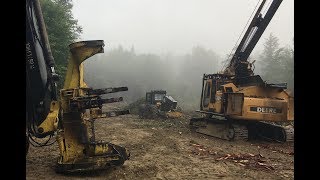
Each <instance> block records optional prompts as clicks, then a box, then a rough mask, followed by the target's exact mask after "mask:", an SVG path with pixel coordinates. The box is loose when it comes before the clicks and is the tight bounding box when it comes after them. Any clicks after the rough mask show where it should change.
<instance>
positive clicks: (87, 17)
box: [73, 0, 294, 56]
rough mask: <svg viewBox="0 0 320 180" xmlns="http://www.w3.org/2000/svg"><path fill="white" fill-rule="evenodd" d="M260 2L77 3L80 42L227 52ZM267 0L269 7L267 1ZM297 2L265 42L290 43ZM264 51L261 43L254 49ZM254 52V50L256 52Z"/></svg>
mask: <svg viewBox="0 0 320 180" xmlns="http://www.w3.org/2000/svg"><path fill="white" fill-rule="evenodd" d="M258 2H259V0H90V1H88V0H75V1H74V3H73V4H74V7H73V14H74V17H75V18H76V19H78V22H79V24H80V25H81V26H82V27H83V34H82V36H81V40H92V39H102V40H104V41H105V43H106V49H109V48H113V47H117V46H118V45H122V46H123V47H125V48H130V47H131V46H134V48H135V50H136V52H138V53H156V54H165V53H168V52H170V53H173V54H183V53H186V52H189V51H191V49H192V47H193V46H197V45H200V46H203V47H206V48H210V49H212V50H214V51H215V52H218V53H219V54H220V55H223V56H224V55H225V54H228V53H229V52H230V51H231V49H232V47H233V46H234V44H235V43H236V41H237V39H238V37H239V35H240V33H241V32H242V30H243V28H244V26H245V24H246V22H247V21H248V19H249V17H250V15H251V13H252V11H253V10H254V8H255V6H256V5H257V3H258ZM269 2H270V0H269V1H267V3H269ZM293 2H294V1H293V0H284V1H283V2H282V3H281V5H280V7H279V9H278V11H277V12H276V14H275V15H274V17H273V19H272V20H271V22H270V24H269V26H268V27H267V29H266V31H265V32H264V34H263V36H262V37H261V39H264V38H265V37H267V36H268V34H270V32H272V33H273V34H274V35H275V36H277V37H279V39H280V44H282V45H285V44H292V39H293V33H294V31H293V27H294V20H293V18H294V14H293V13H294V4H293ZM261 48H262V44H261V41H260V42H259V43H258V44H257V46H256V48H255V50H259V49H261ZM253 53H254V52H253Z"/></svg>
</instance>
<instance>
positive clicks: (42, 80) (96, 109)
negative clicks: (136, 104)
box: [26, 0, 130, 173]
mask: <svg viewBox="0 0 320 180" xmlns="http://www.w3.org/2000/svg"><path fill="white" fill-rule="evenodd" d="M26 35H27V38H26V83H27V87H26V97H27V101H26V102H27V106H26V124H27V126H26V132H27V133H26V136H27V138H26V140H27V141H26V144H27V146H26V148H27V149H26V151H27V152H28V148H29V143H31V144H32V145H34V146H38V147H42V146H46V145H50V144H53V143H52V141H50V139H51V137H53V136H56V142H57V144H58V146H59V150H60V157H59V158H58V161H57V166H56V171H57V172H61V173H66V172H77V171H89V170H98V169H107V168H109V167H111V166H117V165H122V164H123V163H124V162H125V161H126V160H128V159H129V157H130V153H129V152H128V151H127V150H126V149H125V148H124V147H121V146H118V145H115V144H112V143H108V142H96V141H95V133H94V120H95V119H97V118H100V117H113V116H117V115H124V114H128V113H129V111H128V110H122V111H114V112H102V105H103V104H105V103H112V102H119V101H122V100H123V98H122V97H119V98H110V99H103V98H102V97H101V95H102V94H107V93H115V92H119V91H127V90H128V88H127V87H119V88H106V89H92V88H90V87H88V86H87V85H86V83H85V82H84V80H83V79H84V77H83V62H84V61H85V60H86V59H88V58H90V57H91V56H93V55H95V54H97V53H103V51H104V49H103V47H104V42H103V41H102V40H95V41H81V42H76V43H73V44H71V45H70V46H69V48H70V55H69V59H68V68H67V72H66V77H65V82H64V87H63V89H61V90H60V94H59V96H58V95H57V93H56V82H57V81H58V75H57V74H56V73H55V68H54V65H55V64H54V59H53V56H52V53H51V50H50V44H49V40H48V35H47V32H46V27H45V24H44V21H43V16H42V12H41V7H40V3H39V1H38V0H26ZM43 138H48V140H47V141H45V142H43V141H42V142H41V141H39V139H43Z"/></svg>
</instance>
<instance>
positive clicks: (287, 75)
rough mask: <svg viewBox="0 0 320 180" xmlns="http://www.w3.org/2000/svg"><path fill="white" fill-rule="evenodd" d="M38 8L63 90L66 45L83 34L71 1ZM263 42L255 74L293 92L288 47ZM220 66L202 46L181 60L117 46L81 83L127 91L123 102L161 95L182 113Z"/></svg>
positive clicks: (98, 58)
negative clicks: (159, 92)
mask: <svg viewBox="0 0 320 180" xmlns="http://www.w3.org/2000/svg"><path fill="white" fill-rule="evenodd" d="M41 4H42V10H43V14H44V20H45V23H46V26H47V29H48V34H49V41H50V45H51V48H52V52H53V56H54V58H55V62H56V67H57V68H56V69H57V71H58V73H59V74H60V75H61V81H60V83H59V88H62V85H63V80H64V76H65V72H66V68H67V58H68V52H69V48H68V45H69V44H70V43H72V42H75V41H76V39H77V38H78V37H79V36H80V35H81V33H82V28H81V26H80V25H78V22H77V20H76V19H74V17H73V16H72V11H71V10H72V1H71V0H41ZM261 40H263V39H261ZM105 41H107V40H105ZM263 41H264V49H263V51H262V52H261V53H259V55H258V56H257V57H253V56H252V55H251V57H250V58H251V59H255V60H256V63H255V66H256V70H255V74H259V75H261V77H262V79H263V80H266V81H267V82H269V83H281V82H287V83H288V88H289V89H290V90H292V91H293V88H294V49H293V45H292V46H285V47H281V46H280V45H279V38H278V37H275V36H274V35H273V34H270V35H269V37H268V38H266V39H264V40H263ZM223 61H225V59H223V58H221V56H220V55H219V53H217V52H214V51H213V50H210V49H207V48H205V47H201V46H194V47H193V48H192V49H191V51H190V52H189V53H186V54H184V55H173V54H169V53H168V54H165V55H158V54H152V53H136V52H135V49H134V47H132V48H129V49H125V48H123V47H122V46H121V45H119V47H118V48H114V49H108V47H105V53H103V54H97V55H95V56H93V57H91V58H89V59H88V60H87V61H86V62H85V64H84V66H85V81H86V82H87V84H88V85H89V86H92V87H93V88H105V87H117V86H127V87H128V89H129V91H128V92H122V93H119V94H117V95H119V96H120V95H121V96H123V97H124V99H125V100H126V101H127V102H133V101H136V100H138V99H140V98H144V97H145V93H146V92H147V91H150V90H154V89H163V90H166V91H167V94H169V95H171V96H173V97H174V98H175V99H176V100H177V101H178V103H179V105H180V106H181V107H183V108H186V109H193V110H195V109H197V108H198V106H199V103H200V95H201V84H202V76H203V74H204V73H206V74H209V73H217V72H219V71H220V70H221V67H222V62H223Z"/></svg>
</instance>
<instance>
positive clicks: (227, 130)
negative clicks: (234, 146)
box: [190, 118, 248, 141]
mask: <svg viewBox="0 0 320 180" xmlns="http://www.w3.org/2000/svg"><path fill="white" fill-rule="evenodd" d="M190 126H191V127H192V128H193V129H195V131H196V132H198V133H201V134H205V135H209V136H213V137H217V138H220V139H225V140H229V141H231V140H244V141H246V140H248V129H247V127H246V126H245V125H241V124H235V123H232V122H230V121H227V120H218V119H213V118H192V119H191V120H190Z"/></svg>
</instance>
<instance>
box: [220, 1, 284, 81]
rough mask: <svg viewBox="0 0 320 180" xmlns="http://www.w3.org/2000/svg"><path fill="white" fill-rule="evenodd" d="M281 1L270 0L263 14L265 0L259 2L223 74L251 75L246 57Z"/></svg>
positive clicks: (249, 64)
mask: <svg viewBox="0 0 320 180" xmlns="http://www.w3.org/2000/svg"><path fill="white" fill-rule="evenodd" d="M281 2H282V0H272V3H271V4H270V6H269V7H267V9H266V11H265V12H266V13H265V14H263V13H262V11H263V8H264V7H265V5H266V0H263V1H262V2H261V4H260V6H259V8H258V10H257V11H256V13H255V15H254V16H253V18H252V20H251V23H250V24H249V26H248V28H247V31H246V32H245V34H244V36H243V38H242V40H241V42H240V44H239V45H238V47H237V49H236V51H235V52H234V54H233V56H232V58H231V60H230V63H229V65H228V67H227V68H226V69H225V74H230V75H235V76H236V77H239V78H241V77H246V76H250V75H253V71H252V69H251V67H252V65H251V63H249V62H248V58H249V56H250V54H251V52H252V50H253V49H254V47H255V46H256V44H257V42H258V41H259V39H260V37H261V35H262V34H263V32H264V31H265V29H266V28H267V26H268V24H269V22H270V21H271V19H272V17H273V15H274V14H275V13H276V11H277V9H278V7H279V6H280V4H281Z"/></svg>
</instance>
